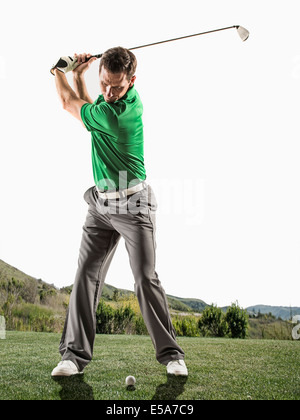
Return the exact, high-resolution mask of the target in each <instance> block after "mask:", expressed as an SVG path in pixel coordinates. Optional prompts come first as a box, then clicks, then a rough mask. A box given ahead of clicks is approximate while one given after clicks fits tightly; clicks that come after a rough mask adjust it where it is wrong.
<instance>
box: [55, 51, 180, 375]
mask: <svg viewBox="0 0 300 420" xmlns="http://www.w3.org/2000/svg"><path fill="white" fill-rule="evenodd" d="M75 58H76V59H75V60H74V59H72V58H70V57H64V59H67V60H66V61H64V60H62V59H60V60H59V61H58V62H57V63H56V65H54V66H53V67H52V69H51V72H52V74H54V75H55V84H56V89H57V92H58V96H59V98H60V100H61V102H62V105H63V108H64V109H65V110H67V111H68V112H70V113H71V114H72V115H73V116H74V117H75V118H77V119H78V120H79V121H81V122H82V124H83V126H84V127H85V128H86V129H87V130H88V131H90V132H91V138H92V166H93V175H94V180H95V186H93V187H91V188H89V189H88V190H87V191H86V192H85V194H84V199H85V201H86V202H87V204H88V214H87V217H86V221H85V224H84V226H83V234H82V241H81V246H80V252H79V260H78V270H77V273H76V278H75V282H74V286H73V290H72V293H71V297H70V303H69V308H68V313H67V316H66V321H65V326H64V331H63V334H62V338H61V342H60V346H59V351H60V354H61V356H62V361H61V362H60V363H59V364H58V366H57V367H56V368H55V369H54V370H53V371H52V376H71V375H74V374H78V373H81V372H83V370H84V368H85V367H86V366H87V364H88V363H89V362H90V361H91V359H92V354H93V345H94V339H95V334H96V316H95V314H96V309H97V306H98V303H99V299H100V297H101V293H102V288H103V284H104V280H105V276H106V273H107V270H108V268H109V265H110V262H111V260H112V257H113V255H114V253H115V250H116V247H117V245H118V242H119V240H120V238H121V236H122V237H123V238H124V240H125V245H126V249H127V252H128V255H129V260H130V266H131V269H132V272H133V276H134V280H135V292H136V296H137V298H138V301H139V305H140V308H141V312H142V315H143V318H144V321H145V324H146V326H147V329H148V332H149V334H150V337H151V339H152V342H153V345H154V348H155V350H156V358H157V360H158V362H159V363H161V364H163V365H165V366H167V373H168V374H174V375H182V376H187V375H188V371H187V368H186V365H185V362H184V352H183V350H182V349H181V348H180V347H179V345H178V344H177V342H176V337H175V331H174V328H173V326H172V322H171V318H170V314H169V310H168V304H167V299H166V295H165V292H164V289H163V288H162V286H161V283H160V281H159V279H158V275H157V273H156V271H155V247H156V244H155V210H156V201H155V197H154V194H153V191H152V190H151V188H150V186H149V185H147V184H146V182H145V179H146V171H145V167H144V156H143V154H144V153H143V150H144V146H143V124H142V113H143V106H142V103H141V100H140V97H139V95H138V93H137V91H136V90H135V87H134V82H135V79H136V76H135V71H136V65H137V61H136V57H135V56H134V54H133V53H132V52H131V51H129V50H127V49H124V48H121V47H117V48H112V49H109V50H108V51H106V52H105V53H104V54H103V55H102V58H101V61H100V66H99V79H100V90H101V93H102V95H100V96H99V97H98V99H97V100H96V101H95V102H93V101H92V99H91V98H90V96H89V94H88V92H87V88H86V84H85V81H84V74H85V72H86V71H87V70H88V68H89V67H90V65H91V64H92V63H93V61H94V60H96V58H93V57H92V56H91V55H89V54H80V55H75ZM75 63H76V65H75ZM68 71H73V78H74V90H75V91H74V90H73V89H72V88H71V87H70V85H69V83H68V81H67V78H66V76H65V73H66V72H68Z"/></svg>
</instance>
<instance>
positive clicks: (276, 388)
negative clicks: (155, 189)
mask: <svg viewBox="0 0 300 420" xmlns="http://www.w3.org/2000/svg"><path fill="white" fill-rule="evenodd" d="M59 340H60V334H55V333H33V332H7V333H6V339H5V340H0V400H30V399H31V400H60V399H79V400H83V399H95V400H152V399H155V400H166V399H167V400H217V399H218V400H219V399H225V400H240V399H241V400H247V399H248V400H250V399H253V400H256V399H257V400H259V399H260V400H283V399H284V400H299V399H300V343H299V342H298V341H282V340H280V341H279V340H250V339H249V340H232V339H218V338H215V339H213V338H185V337H182V338H181V337H180V338H178V342H179V344H180V345H181V346H182V347H183V348H184V350H185V352H186V363H187V366H188V369H189V377H188V379H187V380H186V379H184V378H181V379H180V378H172V377H167V375H166V369H165V367H164V366H162V365H160V364H159V363H158V362H157V361H156V359H155V355H154V350H153V347H152V343H151V340H150V338H149V337H148V336H128V335H97V337H96V341H95V349H94V358H93V361H92V362H91V363H90V364H89V365H88V367H87V368H86V369H85V373H84V375H82V376H77V377H73V378H64V379H60V380H53V379H52V378H51V376H50V373H51V371H52V369H53V367H54V366H56V364H57V363H58V362H59V360H60V358H59V354H58V344H59ZM128 375H134V376H135V377H136V379H137V383H136V386H135V389H134V390H128V389H127V388H126V386H125V378H126V376H128Z"/></svg>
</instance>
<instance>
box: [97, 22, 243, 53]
mask: <svg viewBox="0 0 300 420" xmlns="http://www.w3.org/2000/svg"><path fill="white" fill-rule="evenodd" d="M232 28H238V26H236V25H235V26H228V27H226V28H221V29H213V30H211V31H206V32H200V33H198V34H192V35H185V36H180V37H178V38H172V39H167V40H165V41H158V42H153V43H152V44H145V45H140V46H138V47H132V48H128V49H129V50H137V49H139V48H145V47H151V46H153V45H158V44H164V43H166V42H172V41H178V40H180V39H185V38H191V37H194V36H200V35H206V34H211V33H213V32H220V31H226V30H227V29H232ZM101 56H102V54H97V55H94V56H93V57H97V58H101Z"/></svg>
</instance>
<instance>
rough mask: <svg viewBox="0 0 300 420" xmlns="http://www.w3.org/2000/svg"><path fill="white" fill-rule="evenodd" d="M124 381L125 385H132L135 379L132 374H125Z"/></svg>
mask: <svg viewBox="0 0 300 420" xmlns="http://www.w3.org/2000/svg"><path fill="white" fill-rule="evenodd" d="M125 382H126V385H127V386H133V385H135V383H136V380H135V377H134V376H127V378H126V380H125Z"/></svg>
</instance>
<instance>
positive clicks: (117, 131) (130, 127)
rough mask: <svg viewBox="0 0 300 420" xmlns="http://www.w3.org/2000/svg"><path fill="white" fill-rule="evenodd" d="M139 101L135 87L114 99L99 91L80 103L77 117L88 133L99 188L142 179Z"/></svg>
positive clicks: (107, 187)
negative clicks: (92, 98)
mask: <svg viewBox="0 0 300 420" xmlns="http://www.w3.org/2000/svg"><path fill="white" fill-rule="evenodd" d="M142 114H143V104H142V102H141V99H140V97H139V94H138V93H137V91H136V90H135V87H134V86H133V87H131V88H130V89H129V90H128V92H127V93H126V94H125V95H124V96H123V97H122V98H121V99H119V100H118V101H117V102H115V103H107V102H105V100H104V98H103V95H100V96H99V97H98V99H97V100H96V101H95V102H94V103H93V104H84V105H83V106H82V108H81V119H82V121H83V123H84V125H85V126H86V128H87V130H88V131H90V132H91V135H92V165H93V175H94V180H95V184H96V185H97V186H98V188H99V189H100V190H103V191H104V190H108V191H113V190H116V189H123V188H128V187H129V186H133V185H135V184H137V183H139V182H141V181H144V180H145V179H146V171H145V166H144V136H143V122H142Z"/></svg>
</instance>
